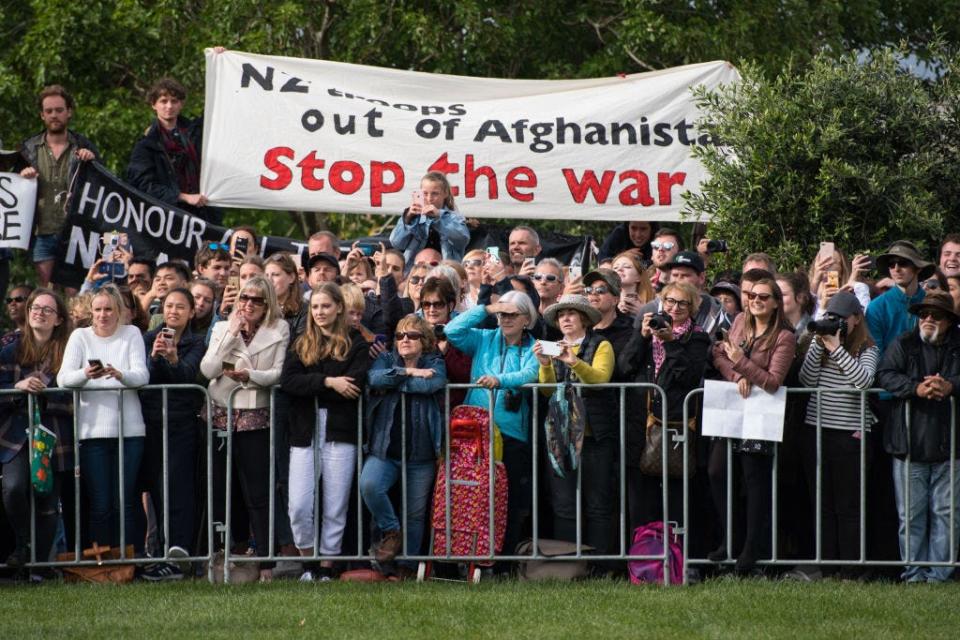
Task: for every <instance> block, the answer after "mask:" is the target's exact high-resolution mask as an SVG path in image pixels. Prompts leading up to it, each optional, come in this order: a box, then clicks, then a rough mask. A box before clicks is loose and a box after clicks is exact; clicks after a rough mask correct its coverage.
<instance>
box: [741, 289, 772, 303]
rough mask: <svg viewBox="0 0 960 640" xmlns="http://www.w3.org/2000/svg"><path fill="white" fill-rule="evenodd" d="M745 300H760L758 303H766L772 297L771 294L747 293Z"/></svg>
mask: <svg viewBox="0 0 960 640" xmlns="http://www.w3.org/2000/svg"><path fill="white" fill-rule="evenodd" d="M746 295H747V300H756V299H758V298H759V299H760V302H766V301H767V300H769V299H770V298H772V297H773V294H772V293H753V292H752V291H748V292H747V294H746Z"/></svg>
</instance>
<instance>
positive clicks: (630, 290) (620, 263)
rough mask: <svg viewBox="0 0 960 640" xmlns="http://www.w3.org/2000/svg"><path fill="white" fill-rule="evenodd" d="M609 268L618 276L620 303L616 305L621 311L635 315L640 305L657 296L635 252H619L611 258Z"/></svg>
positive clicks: (638, 255)
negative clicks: (611, 261) (611, 262)
mask: <svg viewBox="0 0 960 640" xmlns="http://www.w3.org/2000/svg"><path fill="white" fill-rule="evenodd" d="M611 268H612V269H613V270H614V271H616V272H617V275H618V276H620V303H619V304H618V305H617V307H618V308H619V309H620V312H621V313H625V314H627V315H629V316H635V315H637V313H638V312H639V311H640V307H642V306H643V305H645V304H647V303H648V302H650V301H651V300H653V299H654V298H656V297H657V295H656V294H655V293H654V292H653V287H652V286H651V285H650V279H649V278H648V277H647V273H646V269H644V268H643V264H642V262H641V257H640V254H638V253H637V252H635V251H625V252H623V253H621V254H619V255H618V256H617V257H616V258H614V259H613V264H612V265H611Z"/></svg>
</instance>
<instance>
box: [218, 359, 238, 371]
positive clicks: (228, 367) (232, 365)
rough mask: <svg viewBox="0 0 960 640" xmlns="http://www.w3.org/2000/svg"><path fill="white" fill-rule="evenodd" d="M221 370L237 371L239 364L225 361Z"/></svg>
mask: <svg viewBox="0 0 960 640" xmlns="http://www.w3.org/2000/svg"><path fill="white" fill-rule="evenodd" d="M221 368H222V369H223V370H224V371H235V370H236V368H237V363H235V362H230V361H228V360H224V361H223V363H222V364H221Z"/></svg>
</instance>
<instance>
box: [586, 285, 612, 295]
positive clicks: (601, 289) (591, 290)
mask: <svg viewBox="0 0 960 640" xmlns="http://www.w3.org/2000/svg"><path fill="white" fill-rule="evenodd" d="M583 292H584V293H585V294H587V295H588V296H589V295H593V294H596V295H598V296H602V295H603V294H605V293H610V287H605V286H603V285H598V286H596V287H584V288H583Z"/></svg>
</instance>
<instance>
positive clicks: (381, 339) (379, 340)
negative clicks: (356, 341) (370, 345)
mask: <svg viewBox="0 0 960 640" xmlns="http://www.w3.org/2000/svg"><path fill="white" fill-rule="evenodd" d="M373 341H374V343H378V344H386V343H387V336H386V335H384V334H382V333H378V334H377V335H375V336H373Z"/></svg>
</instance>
